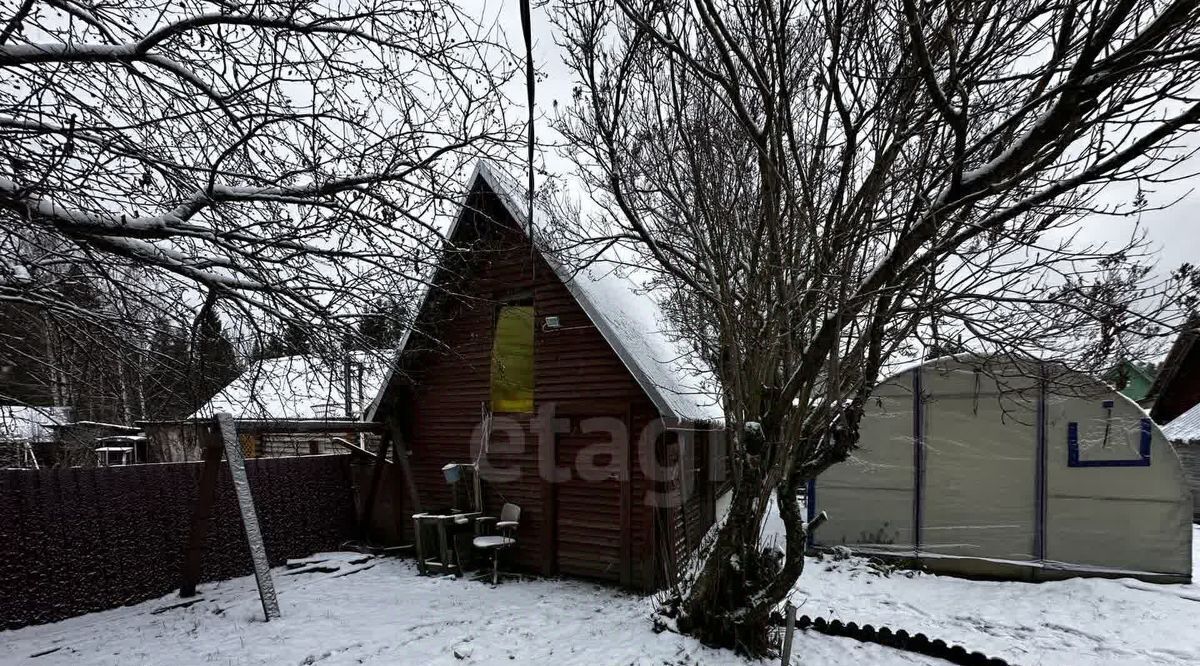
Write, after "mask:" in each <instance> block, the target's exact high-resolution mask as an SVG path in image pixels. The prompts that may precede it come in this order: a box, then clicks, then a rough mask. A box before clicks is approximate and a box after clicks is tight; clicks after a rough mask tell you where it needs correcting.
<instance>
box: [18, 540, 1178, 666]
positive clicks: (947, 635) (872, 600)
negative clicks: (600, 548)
mask: <svg viewBox="0 0 1200 666" xmlns="http://www.w3.org/2000/svg"><path fill="white" fill-rule="evenodd" d="M1195 543H1197V544H1200V532H1198V533H1197V534H1196V539H1195ZM1196 555H1197V556H1196V558H1195V559H1196V561H1198V562H1200V552H1198V553H1197V554H1196ZM334 557H335V560H334V561H333V562H332V563H326V564H325V565H324V566H323V568H322V569H317V568H312V569H310V570H309V571H307V572H305V573H298V574H291V575H284V574H285V573H289V572H288V571H287V570H286V569H282V568H281V569H276V570H275V580H276V584H277V587H278V591H279V598H280V602H281V604H282V608H283V614H284V618H283V619H282V620H280V621H277V622H271V623H269V624H268V623H263V622H262V621H261V619H260V618H261V607H260V606H259V603H258V599H257V595H256V592H255V587H254V582H253V578H252V577H246V578H239V579H236V580H231V581H225V582H222V583H216V584H212V585H208V586H204V587H202V589H201V596H202V598H203V600H202V601H200V602H198V603H196V604H194V605H191V606H188V607H184V608H179V607H176V608H169V609H167V610H161V609H163V608H164V607H168V606H172V605H174V604H177V603H179V600H178V599H177V598H175V597H173V596H171V597H165V598H163V599H160V600H156V601H150V602H146V603H143V604H140V605H137V606H130V607H127V608H120V609H115V610H110V611H105V612H102V613H94V614H92V615H86V616H83V617H78V618H73V619H70V620H65V621H63V622H58V623H55V624H51V625H43V626H38V627H26V628H24V629H20V630H17V631H12V632H0V662H3V663H24V662H26V661H28V662H30V663H33V664H36V665H39V666H41V665H43V664H66V663H71V664H74V663H88V664H122V665H125V664H170V665H171V666H184V665H186V664H306V663H309V664H311V663H317V664H322V665H323V666H324V665H327V664H358V663H367V664H393V663H404V664H464V663H480V664H486V663H518V664H525V663H556V664H589V665H590V664H743V663H745V662H744V661H743V660H740V659H737V658H735V657H734V656H733V655H731V654H730V653H727V652H722V651H714V650H709V649H707V648H704V647H703V646H701V645H699V644H698V643H697V642H695V641H693V640H691V639H688V638H684V637H681V636H678V635H675V634H671V633H662V634H655V633H653V631H651V628H650V626H651V625H650V621H649V619H648V616H649V613H650V608H651V607H650V602H649V601H648V600H647V599H644V598H640V597H637V596H633V595H628V594H623V593H620V592H616V591H614V590H611V589H608V588H602V587H598V586H595V585H591V584H588V583H581V582H574V581H552V580H544V581H543V580H539V581H526V582H510V583H506V584H503V585H501V586H500V587H497V588H492V587H490V586H488V585H485V584H482V583H475V582H471V581H467V580H454V579H435V578H422V577H419V576H417V575H416V572H415V570H414V568H413V566H412V565H411V564H410V563H409V562H406V561H401V560H391V559H387V560H379V559H377V560H371V561H366V562H360V563H356V564H355V563H352V561H355V560H356V558H355V557H353V556H350V555H346V554H339V555H335V556H334ZM333 569H336V570H333ZM1196 577H1197V579H1200V571H1197V573H1196ZM794 598H795V601H796V602H797V603H798V604H801V605H802V610H801V612H805V613H809V614H818V615H825V616H833V617H842V618H845V619H847V620H849V619H853V620H855V621H858V622H860V623H864V622H869V623H873V624H876V625H879V624H886V625H889V626H892V627H894V628H898V629H899V628H903V629H908V630H909V631H913V632H915V631H923V632H926V633H927V634H929V635H930V636H932V637H940V638H943V639H945V640H947V641H948V642H957V643H960V644H962V645H963V646H965V647H967V649H969V650H981V651H983V652H985V653H987V654H988V655H990V656H999V657H1004V658H1006V659H1009V660H1011V661H1012V662H1013V663H1021V664H1038V663H1048V664H1049V663H1053V664H1066V663H1070V664H1133V663H1146V664H1153V663H1161V664H1170V663H1177V664H1184V663H1200V586H1198V585H1195V584H1193V585H1186V586H1183V585H1172V586H1156V585H1148V584H1145V583H1140V582H1137V581H1131V580H1096V579H1091V580H1069V581H1062V582H1054V583H1043V584H1039V585H1033V584H1025V583H987V582H972V581H966V580H959V579H955V578H949V577H942V576H933V575H912V576H911V577H909V575H906V574H904V573H892V574H891V575H889V576H884V575H881V574H878V573H877V572H876V571H875V569H873V568H872V567H871V566H870V565H869V563H867V562H865V561H863V560H859V559H853V558H852V559H850V560H844V561H840V562H830V561H816V560H812V561H810V562H809V566H808V569H807V570H806V572H805V574H804V576H803V577H802V579H801V585H800V589H799V590H798V591H797V592H796V594H795V597H794ZM155 611H160V612H155ZM796 647H797V652H798V653H799V654H802V655H804V663H805V664H848V663H871V664H876V663H881V664H900V663H939V662H936V661H933V660H929V659H925V658H917V657H915V656H914V655H909V654H906V653H901V652H897V651H894V650H891V649H888V648H884V647H881V646H876V645H863V644H860V643H857V642H855V641H853V640H850V639H845V638H831V637H827V636H822V635H819V634H805V633H803V632H798V635H797V646H796ZM51 650H53V651H52V652H48V653H47V654H42V656H38V657H36V658H31V657H33V655H37V654H41V653H46V652H47V651H51ZM776 663H777V662H776Z"/></svg>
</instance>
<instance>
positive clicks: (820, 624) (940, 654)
mask: <svg viewBox="0 0 1200 666" xmlns="http://www.w3.org/2000/svg"><path fill="white" fill-rule="evenodd" d="M771 619H772V620H773V621H774V622H775V623H776V624H778V625H780V626H783V625H784V619H783V615H781V614H780V613H778V612H775V613H772V614H771ZM796 628H797V629H804V630H809V629H812V630H814V631H818V632H820V633H822V634H827V635H829V636H845V637H847V638H853V639H855V640H858V641H862V642H864V643H878V644H879V645H886V646H888V647H890V648H895V649H897V650H905V651H908V652H916V653H918V654H923V655H927V656H930V657H936V658H938V659H944V660H946V661H948V662H950V663H952V664H962V665H963V666H984V665H986V666H1008V662H1007V661H1004V660H1003V659H1000V658H998V657H988V656H987V655H985V654H983V653H982V652H968V651H967V649H966V648H964V647H963V646H961V645H950V644H948V643H946V641H943V640H941V639H940V638H938V639H930V638H929V637H928V636H926V635H925V634H920V633H918V634H909V633H908V632H907V631H905V630H903V629H899V630H896V631H892V630H891V629H890V628H888V627H879V628H875V627H873V626H871V625H869V624H864V625H862V626H859V625H858V624H857V623H855V622H845V623H843V622H842V621H841V620H826V619H825V618H823V617H818V618H811V617H809V616H807V615H801V616H800V617H798V618H796Z"/></svg>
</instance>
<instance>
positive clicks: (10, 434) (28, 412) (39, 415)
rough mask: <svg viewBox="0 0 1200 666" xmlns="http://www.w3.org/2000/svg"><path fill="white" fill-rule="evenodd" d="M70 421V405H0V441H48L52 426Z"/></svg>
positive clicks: (52, 438)
mask: <svg viewBox="0 0 1200 666" xmlns="http://www.w3.org/2000/svg"><path fill="white" fill-rule="evenodd" d="M70 422H71V408H70V407H26V406H17V405H0V442H50V441H53V440H54V430H53V428H54V427H55V426H60V425H65V424H67V423H70Z"/></svg>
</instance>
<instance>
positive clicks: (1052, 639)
mask: <svg viewBox="0 0 1200 666" xmlns="http://www.w3.org/2000/svg"><path fill="white" fill-rule="evenodd" d="M1193 530H1194V532H1193V539H1192V548H1193V555H1192V562H1193V568H1194V569H1193V573H1192V579H1193V581H1200V529H1197V528H1196V527H1195V526H1193ZM793 602H794V603H795V604H797V605H798V606H799V607H800V611H799V612H800V613H807V614H809V615H814V616H815V615H820V616H824V617H829V618H841V619H842V620H844V621H850V620H853V621H855V622H858V623H859V624H863V623H870V624H874V625H875V626H880V625H887V626H890V627H892V628H893V629H907V630H908V631H910V632H916V631H920V632H923V633H925V634H927V635H929V636H930V637H931V638H941V639H943V640H945V641H946V642H948V643H958V644H960V645H962V646H963V647H965V648H967V650H979V651H981V652H983V653H985V654H987V655H988V656H989V657H1001V658H1003V659H1006V660H1009V661H1010V662H1011V663H1014V664H1043V663H1044V664H1197V663H1200V585H1198V584H1197V583H1196V582H1193V583H1192V584H1189V585H1155V584H1151V583H1144V582H1141V581H1137V580H1133V579H1116V580H1109V579H1100V578H1074V579H1070V580H1064V581H1055V582H1048V583H1016V582H985V581H969V580H963V579H960V578H953V577H950V576H938V575H933V574H924V573H912V572H902V571H898V572H892V573H891V574H890V575H882V574H881V573H880V572H879V570H878V569H876V568H875V567H872V566H871V565H870V563H869V562H868V561H867V560H865V559H863V558H858V557H852V558H849V559H846V560H841V561H833V560H831V559H829V558H826V559H824V560H814V559H811V558H810V559H809V561H808V565H807V567H806V568H805V571H804V574H803V575H802V576H801V578H800V583H799V585H797V589H796V591H795V593H794V595H793Z"/></svg>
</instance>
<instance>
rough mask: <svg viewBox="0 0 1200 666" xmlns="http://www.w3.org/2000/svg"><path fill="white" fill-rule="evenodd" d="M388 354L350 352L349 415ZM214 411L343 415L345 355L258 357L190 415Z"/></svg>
mask: <svg viewBox="0 0 1200 666" xmlns="http://www.w3.org/2000/svg"><path fill="white" fill-rule="evenodd" d="M389 355H390V352H380V351H372V352H353V353H351V354H350V364H351V374H350V380H351V381H350V402H351V407H352V408H353V412H354V413H353V414H352V415H351V416H352V417H353V418H358V417H359V416H360V415H362V413H363V412H364V411H365V410H366V409H367V407H368V406H369V405H370V403H371V400H372V399H373V398H374V397H375V395H376V394H377V393H378V392H379V390H380V388H381V387H382V385H383V380H384V377H385V376H386V374H387V366H388V357H389ZM359 369H361V374H360V372H359ZM360 377H361V379H360ZM218 412H227V413H229V414H231V415H232V416H233V418H235V419H262V420H280V419H324V418H346V417H347V415H346V381H345V359H344V358H343V359H331V358H328V357H325V356H320V355H312V356H283V357H280V358H268V359H263V360H261V361H257V362H255V363H253V364H251V366H250V367H249V368H247V369H246V371H245V372H243V373H242V374H241V375H239V376H238V378H237V379H235V380H233V381H232V382H230V384H229V385H228V386H226V387H225V388H223V389H221V392H220V393H218V394H217V395H215V396H213V398H212V400H209V401H208V403H207V404H206V405H204V406H203V407H201V408H200V409H199V410H197V411H196V413H195V414H193V415H192V416H191V418H205V417H209V416H212V415H213V414H216V413H218Z"/></svg>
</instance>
